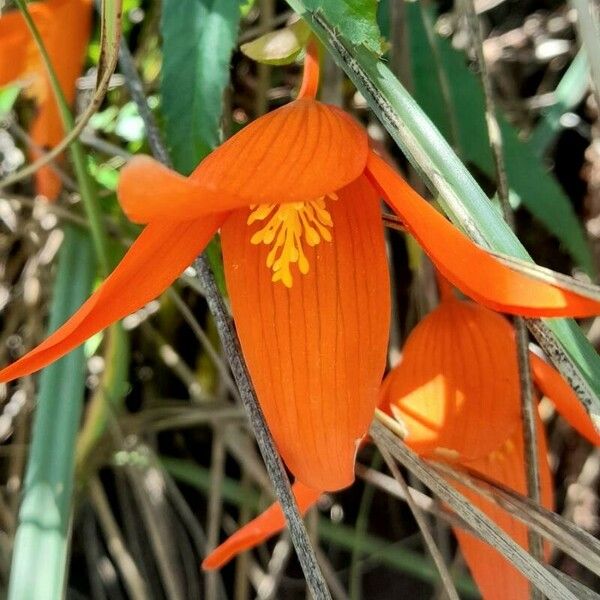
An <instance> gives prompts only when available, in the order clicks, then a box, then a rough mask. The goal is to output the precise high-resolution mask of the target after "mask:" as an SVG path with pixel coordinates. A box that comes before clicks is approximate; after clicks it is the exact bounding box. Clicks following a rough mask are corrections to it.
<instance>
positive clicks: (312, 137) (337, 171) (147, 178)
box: [119, 98, 367, 223]
mask: <svg viewBox="0 0 600 600" xmlns="http://www.w3.org/2000/svg"><path fill="white" fill-rule="evenodd" d="M142 160H143V161H144V162H143V163H142V162H141V161H142ZM366 160H367V135H366V133H365V131H364V130H363V129H362V128H361V127H360V126H359V125H358V124H357V123H356V122H355V121H354V120H353V119H352V118H351V117H350V116H349V115H347V114H346V113H344V112H343V111H342V110H340V109H339V108H336V107H335V106H329V105H326V104H321V103H320V102H317V101H315V100H312V99H310V98H306V99H302V100H296V101H295V102H291V103H290V104H286V105H285V106H283V107H281V108H279V109H278V110H275V111H273V112H270V113H268V114H266V115H264V116H262V117H260V118H259V119H257V120H256V121H253V122H252V123H251V124H250V125H248V126H247V127H244V129H242V130H241V131H240V132H239V133H237V134H236V135H234V136H233V137H231V138H230V139H229V140H227V141H226V142H225V143H224V144H223V145H221V146H219V147H218V148H217V149H216V150H215V151H214V152H212V153H211V154H209V155H208V156H207V157H206V158H205V159H204V161H202V163H200V165H198V167H197V168H196V170H195V171H194V173H192V175H191V176H190V178H184V177H182V176H180V175H178V174H176V173H174V172H172V171H169V170H168V169H166V168H165V167H162V166H160V165H159V164H158V163H156V164H155V165H154V166H153V167H152V168H149V167H150V165H151V161H152V159H150V158H148V157H141V158H137V157H136V159H134V160H133V161H131V162H130V163H129V164H128V165H127V166H126V167H125V168H124V169H123V171H122V173H121V182H122V183H121V186H122V188H123V189H126V194H123V193H119V200H120V202H121V205H122V206H123V210H124V211H125V213H126V214H127V215H128V216H129V217H130V218H131V219H132V220H134V221H136V222H138V223H147V222H150V221H152V220H156V219H160V218H170V219H180V220H186V219H194V218H197V217H199V216H202V215H206V214H210V213H212V212H221V211H226V210H231V209H235V208H241V207H246V206H250V205H254V204H280V203H283V202H298V201H309V200H315V199H317V198H319V197H321V196H324V195H325V194H327V193H328V192H334V191H335V190H337V189H338V188H340V187H343V186H344V185H346V184H348V183H350V182H351V181H353V180H354V179H356V178H357V177H358V176H359V175H360V174H361V173H362V171H363V169H364V166H365V163H366Z"/></svg>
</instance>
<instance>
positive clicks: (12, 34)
mask: <svg viewBox="0 0 600 600" xmlns="http://www.w3.org/2000/svg"><path fill="white" fill-rule="evenodd" d="M28 9H29V12H30V13H31V16H32V18H33V20H34V22H35V24H36V26H37V27H38V29H39V31H40V35H41V36H42V39H43V40H44V44H45V46H46V50H47V51H48V55H49V56H50V60H51V61H52V64H53V66H54V69H55V70H56V75H57V77H58V80H59V82H60V85H61V88H62V91H63V93H64V95H65V98H66V100H67V102H68V103H69V104H72V103H73V101H74V100H75V92H76V88H75V82H76V81H77V78H78V77H79V75H80V73H81V69H82V67H83V62H84V58H85V49H86V47H87V44H88V41H89V37H90V28H91V18H92V0H46V1H45V2H35V3H31V4H29V6H28ZM17 80H22V81H23V83H24V84H25V85H26V88H25V89H26V93H27V95H28V96H29V97H31V98H32V99H33V100H34V101H35V103H36V109H37V114H36V116H35V118H34V119H33V121H32V123H31V127H30V135H31V139H32V140H33V142H34V144H36V146H37V147H38V148H39V149H41V150H44V149H48V148H52V147H53V146H55V145H56V144H58V143H59V142H60V141H61V140H62V138H63V137H64V135H65V130H64V127H63V125H62V120H61V118H60V112H59V110H58V105H57V103H56V99H55V97H54V93H53V92H52V87H51V85H50V80H49V77H48V73H47V71H46V68H45V66H44V62H43V60H42V57H41V55H40V53H39V51H38V49H37V46H36V44H35V41H34V40H33V38H32V37H31V34H30V32H29V29H28V28H27V25H26V23H25V20H24V18H23V16H22V15H21V13H20V12H19V11H16V10H14V11H11V12H8V13H6V14H3V15H2V17H0V86H1V85H7V84H9V83H12V82H15V81H17ZM30 155H31V158H32V160H35V159H37V158H39V157H40V156H41V152H40V151H39V150H37V149H33V150H32V151H31V152H30ZM36 188H37V192H38V193H39V194H42V195H43V196H45V197H46V198H48V199H49V200H54V199H56V197H57V196H58V193H59V192H60V188H61V183H60V178H59V177H58V175H57V174H56V173H55V172H54V171H53V170H52V168H51V167H50V166H44V167H42V168H40V169H39V170H38V171H37V173H36Z"/></svg>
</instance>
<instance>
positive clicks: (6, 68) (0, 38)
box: [0, 5, 47, 86]
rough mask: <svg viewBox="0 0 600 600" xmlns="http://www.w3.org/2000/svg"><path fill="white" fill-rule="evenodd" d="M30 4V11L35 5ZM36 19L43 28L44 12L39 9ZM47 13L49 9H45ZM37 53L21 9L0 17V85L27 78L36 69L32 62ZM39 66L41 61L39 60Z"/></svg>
mask: <svg viewBox="0 0 600 600" xmlns="http://www.w3.org/2000/svg"><path fill="white" fill-rule="evenodd" d="M34 6H36V5H32V6H30V7H29V8H30V12H31V10H32V9H33V7H34ZM37 12H38V16H37V18H36V19H35V21H36V25H37V26H38V28H40V29H41V28H42V27H43V24H42V21H43V18H42V12H44V9H43V8H42V10H41V11H40V10H39V9H38V11H37ZM45 12H46V13H47V11H45ZM36 55H37V53H36V51H35V48H34V47H33V44H32V40H31V34H30V33H29V30H28V29H27V25H26V23H25V20H24V19H23V17H22V16H21V13H20V11H18V10H12V11H10V12H8V13H5V14H3V15H2V16H1V17H0V86H4V85H7V84H9V83H12V82H13V81H15V80H17V79H25V78H26V77H27V75H30V74H31V71H32V70H35V68H33V66H32V64H31V60H32V58H33V57H35V56H36ZM37 65H38V66H39V61H37Z"/></svg>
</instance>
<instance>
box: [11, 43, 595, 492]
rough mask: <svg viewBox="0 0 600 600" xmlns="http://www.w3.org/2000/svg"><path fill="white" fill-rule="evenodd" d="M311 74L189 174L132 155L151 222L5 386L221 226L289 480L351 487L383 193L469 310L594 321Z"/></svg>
mask: <svg viewBox="0 0 600 600" xmlns="http://www.w3.org/2000/svg"><path fill="white" fill-rule="evenodd" d="M317 77H318V65H317V62H316V60H313V58H312V54H311V53H310V52H309V54H308V62H307V67H306V69H305V80H304V84H303V86H302V90H303V94H301V95H300V97H299V99H298V100H296V101H295V102H292V103H290V104H289V105H287V106H284V107H282V108H280V109H278V110H276V111H274V112H272V113H270V114H267V115H265V116H264V117H261V118H260V119H257V120H256V121H254V122H253V123H252V124H251V125H249V126H248V127H246V128H245V129H243V130H242V131H241V132H239V133H238V134H237V135H235V136H233V137H232V138H231V139H230V140H229V141H227V142H226V143H224V144H223V145H222V146H221V147H219V148H218V149H217V150H215V151H214V152H213V153H212V154H210V155H209V156H208V157H207V158H206V159H205V160H204V161H203V162H202V163H201V164H200V165H199V166H198V167H197V169H196V170H195V171H194V173H193V174H192V175H191V176H190V177H189V178H186V177H182V176H181V175H179V174H177V173H175V172H173V171H170V170H169V169H167V168H165V167H164V166H162V165H160V164H159V163H157V162H156V161H154V160H152V159H151V158H149V157H137V158H134V159H133V160H132V161H131V162H130V163H129V164H128V165H127V166H126V167H125V168H124V169H123V172H122V174H121V179H120V182H119V189H118V195H119V199H120V202H121V204H122V206H123V208H124V210H125V212H126V213H127V214H128V215H129V216H130V217H131V218H132V219H133V220H135V221H137V222H142V223H147V226H146V227H145V229H144V230H143V231H142V233H141V234H140V236H139V237H138V239H137V240H136V241H135V243H134V244H133V245H132V247H131V248H130V250H129V252H128V253H127V254H126V256H125V257H124V258H123V260H122V261H121V263H120V265H119V266H118V267H117V268H116V269H115V271H113V273H112V274H111V275H110V276H109V277H108V278H107V279H106V281H105V282H104V284H103V285H102V286H101V287H100V288H99V289H98V290H97V291H96V292H95V293H94V294H93V295H92V297H91V298H90V299H89V300H88V301H87V302H86V303H85V304H84V305H83V306H82V307H81V308H80V309H79V311H77V313H76V314H75V315H73V317H72V318H71V319H69V321H67V323H65V324H64V325H63V326H62V327H61V328H60V329H59V330H58V331H56V332H55V333H53V334H52V335H51V336H50V337H49V338H48V339H46V340H45V341H44V342H42V343H41V344H40V345H39V346H38V347H37V348H35V349H34V350H32V351H31V352H30V353H29V354H27V355H26V356H25V357H23V358H21V359H20V360H18V361H17V362H15V363H14V364H13V365H11V366H9V367H7V368H6V369H4V370H3V371H1V372H0V381H8V380H10V379H14V378H16V377H21V376H23V375H26V374H28V373H31V372H33V371H35V370H37V369H40V368H42V367H44V366H45V365H47V364H49V363H50V362H52V361H54V360H56V359H57V358H59V357H60V356H62V355H64V354H65V353H67V352H69V351H70V350H72V349H73V348H74V347H76V346H77V345H79V344H81V343H82V342H83V341H85V340H86V339H87V338H88V337H90V336H91V335H93V334H94V333H95V332H97V331H99V330H101V329H103V328H105V327H106V326H108V325H109V324H110V323H112V322H114V321H115V320H117V319H120V318H122V317H123V316H125V315H127V314H129V313H131V312H132V311H134V310H137V309H138V308H140V307H141V306H143V305H144V304H145V303H146V302H148V301H150V300H151V299H153V298H155V297H156V296H157V295H158V294H160V293H161V292H162V291H163V290H164V289H165V288H166V287H167V286H168V285H170V284H171V282H172V281H173V280H174V279H175V277H177V275H178V274H179V273H180V272H181V271H182V270H183V269H184V268H185V267H187V266H188V265H189V264H190V263H191V262H192V260H193V259H194V257H195V256H196V255H197V254H199V253H200V252H201V251H202V250H203V249H204V247H205V246H206V244H207V243H208V241H209V240H210V238H211V237H212V236H213V234H214V233H215V232H216V231H217V230H218V229H219V228H221V234H222V245H223V256H224V263H225V275H226V279H227V287H228V290H229V294H230V297H231V304H232V309H233V315H234V319H235V323H236V328H237V331H238V334H239V336H240V340H241V344H242V349H243V353H244V357H245V359H246V361H247V364H248V367H249V370H250V374H251V377H252V382H253V384H254V386H255V388H256V391H257V395H258V398H259V400H260V403H261V406H262V408H263V411H264V413H265V416H266V418H267V421H268V424H269V427H270V429H271V431H272V433H273V436H274V438H275V441H276V444H277V448H278V450H279V452H280V453H281V455H282V457H283V459H284V461H285V462H286V464H287V466H288V467H289V469H290V470H291V471H292V473H293V474H294V475H295V477H296V479H297V481H299V482H301V483H302V484H304V485H306V486H308V487H310V488H312V489H315V490H336V489H340V488H343V487H345V486H347V485H349V484H350V483H352V481H353V479H354V457H355V453H356V448H357V444H358V443H359V442H360V440H361V438H362V437H363V436H364V434H365V432H366V430H367V428H368V425H369V422H370V420H371V417H372V415H373V411H374V409H375V407H376V405H377V401H378V389H379V383H380V381H381V377H382V374H383V370H384V367H385V356H386V347H387V340H388V320H389V312H390V305H389V281H388V270H387V264H386V257H385V247H384V240H383V232H382V223H381V217H380V212H379V199H380V197H381V196H382V195H383V196H384V197H385V198H386V200H387V201H388V203H389V204H390V206H392V208H393V209H394V210H395V211H396V212H397V214H398V215H399V216H400V217H401V218H402V220H403V221H404V223H405V224H406V226H407V227H408V228H409V230H410V231H411V233H413V235H414V236H415V237H416V238H417V239H418V240H419V242H420V243H421V244H422V246H423V247H424V249H425V250H426V251H427V252H428V254H429V255H430V256H431V258H432V260H433V261H434V262H435V263H436V264H437V265H438V266H439V268H440V269H441V270H442V271H443V272H444V273H445V274H446V275H447V277H448V278H449V279H450V280H451V281H453V282H454V283H455V284H456V285H457V286H459V287H460V288H461V289H463V290H464V291H465V292H466V293H468V294H469V295H471V296H472V297H474V298H475V299H477V300H478V301H480V302H483V303H487V304H488V305H490V306H493V307H494V308H498V309H501V310H505V311H507V312H518V313H522V314H527V315H546V316H553V315H554V316H559V315H579V316H582V315H589V314H595V313H598V312H600V303H598V302H596V301H593V300H591V299H589V298H586V297H583V296H580V295H578V294H575V293H573V292H570V291H568V290H566V289H561V288H560V287H559V286H558V284H557V285H550V284H547V283H542V282H539V281H537V280H534V279H531V278H529V277H527V276H526V275H523V274H520V273H518V272H516V271H513V270H511V269H510V268H508V267H506V266H504V265H503V264H501V263H500V262H499V261H498V260H496V258H494V257H493V256H491V255H490V254H488V253H487V252H485V251H484V250H482V249H481V248H479V247H478V246H476V245H474V244H473V243H472V242H470V241H469V240H468V238H466V237H465V236H464V235H463V234H461V233H460V232H459V231H458V230H457V229H455V228H454V227H453V226H452V225H451V224H450V223H449V222H448V221H447V220H446V219H444V218H443V217H442V216H441V215H440V214H439V213H438V212H437V211H436V210H435V209H434V208H432V207H431V206H430V205H429V204H428V203H427V202H426V201H425V200H423V199H422V198H421V197H420V196H419V195H418V194H416V192H414V190H412V189H411V188H410V187H409V186H408V185H407V184H406V183H405V182H404V181H403V180H402V179H401V178H400V177H399V176H398V175H397V174H396V172H395V171H394V170H393V169H392V168H391V167H390V166H388V165H387V164H386V163H385V162H384V161H383V160H382V159H381V158H380V157H379V156H377V155H376V154H375V153H374V152H373V151H371V150H370V149H369V144H368V139H367V135H366V132H365V131H364V130H363V129H362V128H361V127H360V126H359V125H358V124H357V123H356V122H355V121H354V120H353V119H352V118H351V117H350V116H349V115H347V114H346V113H344V112H343V111H342V110H340V109H339V108H336V107H334V106H328V105H325V104H322V103H320V102H317V101H316V100H315V99H314V98H313V97H310V96H309V94H311V95H314V93H315V91H316V87H317V86H316V82H317Z"/></svg>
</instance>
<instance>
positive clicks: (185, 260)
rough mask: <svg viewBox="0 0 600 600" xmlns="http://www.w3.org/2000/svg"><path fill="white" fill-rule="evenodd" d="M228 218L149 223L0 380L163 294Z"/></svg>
mask: <svg viewBox="0 0 600 600" xmlns="http://www.w3.org/2000/svg"><path fill="white" fill-rule="evenodd" d="M223 219H224V215H215V216H213V217H210V218H206V219H202V220H196V221H188V222H186V223H179V222H175V223H174V222H158V223H152V224H151V225H148V226H147V227H146V228H145V229H144V230H143V231H142V233H141V234H140V236H139V237H138V238H137V240H136V241H135V242H134V243H133V245H132V246H131V248H130V249H129V251H128V252H127V254H126V255H125V256H124V258H123V260H122V261H121V262H120V263H119V265H118V266H117V268H116V269H115V270H114V271H113V272H112V273H111V274H110V275H109V277H108V278H107V279H106V281H104V283H103V284H102V285H101V286H100V287H99V288H98V290H96V292H94V294H92V296H91V297H90V298H89V299H88V300H87V301H86V302H85V303H84V304H83V305H82V306H81V308H80V309H79V310H78V311H77V312H76V313H75V314H74V315H73V316H72V317H71V318H70V319H69V320H68V321H67V322H66V323H65V324H64V325H62V326H61V327H59V329H58V330H57V331H55V332H54V333H53V334H51V335H50V336H49V337H48V338H47V339H46V340H44V341H43V342H42V343H41V344H39V345H38V346H37V347H36V348H34V349H33V350H31V351H30V352H29V353H27V354H26V355H25V356H23V357H22V358H20V359H19V360H17V361H16V362H14V363H13V364H12V365H9V366H8V367H6V368H4V369H3V370H2V371H0V381H2V382H5V381H10V380H12V379H16V378H17V377H23V376H25V375H29V374H30V373H33V372H34V371H37V370H38V369H41V368H43V367H45V366H46V365H48V364H50V363H51V362H54V361H55V360H57V359H59V358H60V357H61V356H63V355H64V354H66V353H67V352H69V351H70V350H73V348H76V347H77V346H79V345H80V344H82V343H83V342H85V340H87V339H88V338H89V337H91V336H92V335H94V334H95V333H97V332H98V331H100V330H102V329H104V328H105V327H107V326H108V325H110V324H111V323H113V322H115V321H117V320H118V319H121V318H123V317H125V316H126V315H128V314H130V313H132V312H133V311H135V310H137V309H139V308H141V307H142V306H144V304H146V303H147V302H149V301H150V300H152V299H154V298H156V297H157V296H158V295H159V294H160V293H162V292H163V291H164V290H165V289H166V288H167V287H169V285H171V283H172V282H173V280H174V279H175V278H176V277H177V276H178V275H179V273H181V271H183V270H184V269H185V268H186V267H187V266H188V265H189V264H190V263H191V262H192V261H193V259H194V258H195V257H196V256H197V255H198V254H199V253H200V252H201V251H202V249H203V248H204V246H205V245H206V244H207V243H208V241H209V240H210V238H211V237H212V236H213V234H214V233H215V231H216V230H217V229H218V228H219V226H220V225H221V223H222V221H223Z"/></svg>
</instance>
